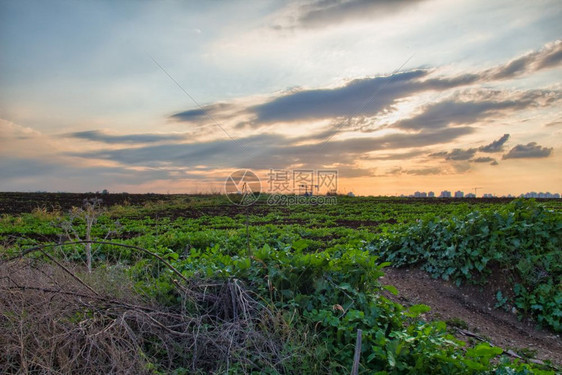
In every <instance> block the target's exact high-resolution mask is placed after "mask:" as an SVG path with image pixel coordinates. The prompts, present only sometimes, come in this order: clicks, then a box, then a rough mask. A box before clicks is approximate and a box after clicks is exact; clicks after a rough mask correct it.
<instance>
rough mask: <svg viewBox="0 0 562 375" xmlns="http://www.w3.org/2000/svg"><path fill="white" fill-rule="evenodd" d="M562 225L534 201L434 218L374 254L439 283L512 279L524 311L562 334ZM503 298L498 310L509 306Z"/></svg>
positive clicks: (394, 236) (401, 231)
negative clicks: (417, 270) (419, 270)
mask: <svg viewBox="0 0 562 375" xmlns="http://www.w3.org/2000/svg"><path fill="white" fill-rule="evenodd" d="M561 246H562V220H561V217H560V213H559V212H555V211H549V210H546V209H545V208H544V207H543V206H541V205H539V204H537V203H536V202H534V201H529V200H515V201H513V202H512V203H510V204H508V205H505V206H504V207H501V208H499V209H494V210H480V211H473V212H470V213H468V214H466V215H462V216H453V217H451V218H439V217H431V218H428V219H426V220H420V221H419V222H417V223H415V224H412V225H409V226H405V227H398V228H397V229H395V230H393V231H391V232H390V233H389V234H388V236H387V237H385V238H383V239H382V240H381V241H380V242H378V243H377V242H374V243H373V244H372V245H371V246H370V247H369V248H370V250H371V251H373V252H377V253H380V254H381V255H382V256H383V258H384V259H386V260H388V261H390V262H392V264H393V265H394V266H398V267H399V266H406V265H419V266H421V268H422V269H423V270H425V271H427V272H429V273H430V274H431V275H432V276H434V277H441V278H443V279H445V280H449V279H451V280H454V281H455V282H456V283H457V285H458V284H460V283H461V282H463V281H468V282H472V283H480V284H485V283H486V282H487V280H488V278H489V276H490V274H491V273H492V272H496V273H499V274H502V275H510V277H511V279H512V285H513V287H512V290H509V291H505V292H508V293H507V294H508V295H509V294H512V295H514V297H513V303H514V304H515V306H516V307H517V309H518V311H519V312H520V313H522V314H523V315H525V316H531V317H533V318H535V319H536V321H537V322H538V323H539V324H541V325H543V326H547V327H550V328H551V329H553V330H554V331H556V332H561V331H562V325H561V324H562V310H561V309H560V306H562V251H561V250H560V249H561ZM504 295H505V294H502V292H501V291H500V292H498V294H497V299H498V304H497V307H499V306H503V305H505V304H506V303H507V299H506V297H505V296H504Z"/></svg>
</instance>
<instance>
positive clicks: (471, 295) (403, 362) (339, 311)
mask: <svg viewBox="0 0 562 375" xmlns="http://www.w3.org/2000/svg"><path fill="white" fill-rule="evenodd" d="M336 198H337V202H333V203H334V204H315V203H314V201H304V202H301V203H303V204H295V205H274V204H269V203H268V197H267V196H262V197H260V199H259V200H258V201H257V202H256V203H255V204H253V205H251V206H248V207H241V206H237V205H234V204H232V203H231V202H230V201H229V200H228V199H227V197H226V196H221V195H157V194H146V195H138V194H63V193H60V194H54V193H53V194H51V193H0V215H1V216H0V289H1V293H0V310H1V311H0V348H1V349H0V350H1V351H2V353H1V354H0V373H37V374H39V373H41V374H43V373H57V374H59V373H83V374H89V373H92V374H93V373H135V374H211V373H213V374H299V373H300V374H342V373H350V372H352V369H353V371H356V373H359V374H410V373H412V374H414V373H415V374H556V373H560V371H561V368H562V367H561V366H562V340H561V336H560V335H561V333H562V251H561V247H562V201H561V200H538V201H534V200H521V199H517V200H511V199H488V200H485V199H439V198H436V199H408V198H384V197H380V198H379V197H347V196H337V197H336ZM359 338H360V340H359Z"/></svg>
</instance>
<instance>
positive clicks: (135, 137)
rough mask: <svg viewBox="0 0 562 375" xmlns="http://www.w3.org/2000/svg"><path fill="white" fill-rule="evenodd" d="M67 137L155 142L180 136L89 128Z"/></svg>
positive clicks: (180, 136)
mask: <svg viewBox="0 0 562 375" xmlns="http://www.w3.org/2000/svg"><path fill="white" fill-rule="evenodd" d="M66 136H67V137H72V138H80V139H85V140H88V141H96V142H102V143H110V144H114V143H155V142H162V141H173V140H178V139H181V138H182V135H177V134H126V135H114V134H109V133H106V132H103V131H99V130H89V131H83V132H76V133H70V134H66Z"/></svg>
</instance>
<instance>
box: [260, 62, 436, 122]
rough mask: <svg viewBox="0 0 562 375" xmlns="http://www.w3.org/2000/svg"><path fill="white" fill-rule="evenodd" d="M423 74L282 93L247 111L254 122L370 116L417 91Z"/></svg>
mask: <svg viewBox="0 0 562 375" xmlns="http://www.w3.org/2000/svg"><path fill="white" fill-rule="evenodd" d="M426 74H427V72H425V71H423V70H414V71H409V72H403V73H395V74H392V75H389V76H380V77H375V78H364V79H356V80H353V81H351V82H349V83H347V84H346V85H344V86H341V87H338V88H334V89H318V90H302V91H297V92H294V93H290V94H286V95H283V96H280V97H277V98H274V99H272V100H270V101H268V102H265V103H263V104H259V105H256V106H254V107H252V108H249V110H250V111H251V112H253V113H254V114H255V116H256V118H255V123H256V125H260V124H261V123H273V122H290V121H302V120H312V119H324V118H335V117H352V116H357V115H374V114H376V113H378V112H379V111H381V110H383V109H384V108H387V107H388V106H390V105H391V104H392V103H394V101H395V100H396V99H398V98H401V97H405V96H409V95H411V94H412V93H413V92H415V91H417V90H419V83H417V81H416V80H417V79H418V78H420V77H423V76H425V75H426Z"/></svg>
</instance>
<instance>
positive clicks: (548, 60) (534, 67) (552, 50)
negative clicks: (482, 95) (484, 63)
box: [482, 40, 562, 80]
mask: <svg viewBox="0 0 562 375" xmlns="http://www.w3.org/2000/svg"><path fill="white" fill-rule="evenodd" d="M561 62H562V40H556V41H554V42H551V43H547V44H546V45H545V46H544V47H543V48H542V49H540V50H538V51H533V52H529V53H527V54H526V55H523V56H520V57H518V58H516V59H514V60H511V61H510V62H508V63H507V64H504V65H500V66H498V67H495V68H492V69H489V70H486V71H484V72H483V73H482V76H483V77H486V78H487V79H490V80H501V79H508V78H514V77H516V76H520V75H523V74H528V73H532V72H535V71H538V70H541V69H548V68H553V67H555V66H557V65H560V63H561Z"/></svg>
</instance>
